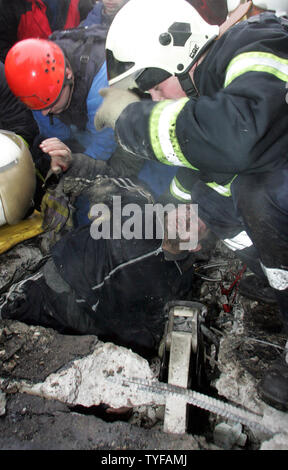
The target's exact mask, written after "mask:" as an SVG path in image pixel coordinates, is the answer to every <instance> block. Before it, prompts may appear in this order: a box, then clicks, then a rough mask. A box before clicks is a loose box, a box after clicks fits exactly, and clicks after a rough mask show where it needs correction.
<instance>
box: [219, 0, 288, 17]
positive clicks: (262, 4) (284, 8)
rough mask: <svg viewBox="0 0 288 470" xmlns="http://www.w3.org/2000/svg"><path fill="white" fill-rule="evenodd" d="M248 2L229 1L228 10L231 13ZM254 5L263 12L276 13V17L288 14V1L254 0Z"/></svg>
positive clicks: (240, 0)
mask: <svg viewBox="0 0 288 470" xmlns="http://www.w3.org/2000/svg"><path fill="white" fill-rule="evenodd" d="M246 1H248V0H227V10H228V12H229V13H230V12H231V11H233V10H235V8H237V7H238V6H239V5H240V4H241V3H246ZM253 5H255V7H258V8H262V9H263V10H271V11H275V13H276V15H279V16H281V15H287V14H288V0H253Z"/></svg>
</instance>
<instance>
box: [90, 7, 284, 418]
mask: <svg viewBox="0 0 288 470" xmlns="http://www.w3.org/2000/svg"><path fill="white" fill-rule="evenodd" d="M275 3H276V2H275ZM250 8H251V2H247V3H245V4H244V5H240V6H239V7H238V10H237V13H235V12H234V15H233V21H232V20H231V19H229V20H227V22H225V23H224V24H223V25H221V27H220V28H219V27H218V26H211V25H208V24H207V23H206V22H205V21H204V20H203V19H202V18H201V17H200V15H199V14H198V13H197V12H196V10H195V9H194V8H193V7H191V6H190V5H189V4H188V3H187V2H186V1H185V0H177V2H175V1H174V0H145V1H144V0H143V1H142V0H130V1H129V2H128V4H127V5H125V6H124V7H123V8H122V10H121V11H120V12H119V13H118V14H117V15H116V17H115V19H114V21H113V23H112V25H111V28H110V30H109V32H108V37H107V43H106V49H107V66H108V77H109V84H110V85H111V87H110V88H108V89H105V90H103V91H102V92H101V93H102V96H104V102H103V104H102V108H101V109H99V111H98V112H97V113H96V116H95V126H96V128H98V129H100V128H103V127H105V126H108V127H113V128H114V129H115V135H116V138H117V141H118V143H119V144H120V145H121V146H123V147H124V148H125V149H126V150H127V151H128V152H130V153H131V154H132V155H134V156H135V158H146V159H151V160H154V161H161V162H162V163H166V164H167V165H172V166H176V167H179V171H178V174H177V175H176V178H174V180H173V181H172V183H171V189H172V193H173V194H172V195H173V196H174V198H175V199H174V201H177V200H178V202H179V201H181V202H182V203H183V202H186V203H187V204H189V203H191V202H193V203H194V204H197V205H198V216H199V219H200V221H202V222H204V223H205V224H206V226H207V227H208V228H210V230H211V231H212V232H213V233H214V234H215V235H216V236H217V237H218V238H220V239H221V240H223V241H224V243H225V244H226V245H227V246H228V247H230V248H231V250H233V251H234V252H235V254H236V255H237V256H239V257H240V258H241V259H242V260H243V261H244V262H245V263H246V264H247V265H248V267H249V268H250V269H251V271H253V272H254V273H255V274H258V275H259V277H261V276H262V277H263V278H265V279H268V281H269V284H270V286H271V287H272V288H273V289H274V293H275V297H276V298H277V302H278V305H279V308H280V311H281V313H282V318H283V325H284V329H286V330H287V332H288V197H287V196H288V162H287V148H288V133H287V127H288V107H287V102H286V94H287V89H286V83H287V82H288V51H287V40H288V31H287V28H286V26H285V24H284V23H283V21H282V19H281V18H279V17H277V16H276V15H274V14H273V13H271V12H265V13H263V14H261V15H258V16H253V17H252V18H250V19H249V20H248V21H240V20H241V19H242V18H243V17H245V15H246V14H247V12H248V11H249V9H250ZM139 9H140V10H141V15H139ZM151 11H153V16H151ZM233 23H234V26H233ZM125 24H129V28H125ZM133 86H134V87H135V86H138V87H139V88H140V89H141V90H142V91H146V92H150V94H151V96H152V98H153V100H154V101H148V100H145V101H139V99H138V98H137V97H135V96H134V95H133V93H132V92H131V91H130V90H127V88H130V89H131V88H133ZM119 88H120V89H119ZM121 88H124V89H121ZM125 88H126V89H125ZM133 100H134V102H133ZM158 101H159V102H158ZM287 344H288V343H287ZM258 390H259V393H260V395H261V397H262V398H263V399H264V400H266V401H268V402H269V403H270V404H272V405H273V406H275V407H277V408H280V409H283V410H288V363H287V362H286V358H285V357H283V358H281V361H280V362H279V363H277V364H275V366H272V368H271V370H268V372H267V374H266V376H265V377H264V378H263V380H262V381H261V382H260V384H259V388H258Z"/></svg>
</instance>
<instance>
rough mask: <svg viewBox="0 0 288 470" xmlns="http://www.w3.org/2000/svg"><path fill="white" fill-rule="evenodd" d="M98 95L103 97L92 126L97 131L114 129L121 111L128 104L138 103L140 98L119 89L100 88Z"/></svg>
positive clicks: (130, 92)
mask: <svg viewBox="0 0 288 470" xmlns="http://www.w3.org/2000/svg"><path fill="white" fill-rule="evenodd" d="M99 94H100V95H101V96H102V97H103V103H102V104H101V106H100V107H99V109H98V111H97V113H96V114H95V117H94V126H95V128H96V130H97V131H100V130H101V129H103V128H104V127H112V129H115V123H116V121H117V119H118V117H119V116H120V114H121V113H122V111H123V110H124V109H125V108H126V107H127V106H128V105H129V104H131V103H135V102H137V101H140V98H139V97H138V96H137V95H136V94H135V93H133V92H132V91H127V90H121V89H119V88H102V89H101V90H100V91H99Z"/></svg>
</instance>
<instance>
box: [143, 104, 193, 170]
mask: <svg viewBox="0 0 288 470" xmlns="http://www.w3.org/2000/svg"><path fill="white" fill-rule="evenodd" d="M188 101H189V98H181V99H180V100H177V101H171V100H165V101H161V102H159V103H158V104H156V106H154V108H153V111H152V113H151V116H150V122H149V131H150V137H151V145H152V148H153V151H154V153H155V156H156V158H157V160H159V161H160V162H161V163H164V164H165V165H173V166H181V167H182V166H183V167H186V168H192V169H194V170H197V168H195V167H194V166H192V165H191V163H189V162H188V160H187V159H186V157H185V156H184V155H183V153H182V151H181V148H180V145H179V142H178V140H177V136H176V120H177V117H178V115H179V113H180V112H181V111H182V109H183V107H184V106H185V104H186V103H187V102H188Z"/></svg>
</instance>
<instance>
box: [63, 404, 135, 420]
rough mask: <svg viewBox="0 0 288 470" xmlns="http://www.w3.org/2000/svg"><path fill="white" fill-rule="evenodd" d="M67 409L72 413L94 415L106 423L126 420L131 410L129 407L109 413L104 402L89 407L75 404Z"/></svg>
mask: <svg viewBox="0 0 288 470" xmlns="http://www.w3.org/2000/svg"><path fill="white" fill-rule="evenodd" d="M69 409H70V410H71V411H72V412H74V413H79V414H83V415H86V416H88V415H89V416H95V417H96V418H100V419H102V420H103V421H106V422H107V423H114V422H115V421H128V420H129V418H130V417H131V415H132V412H133V411H132V408H131V409H128V410H127V411H123V412H118V411H115V412H110V413H109V412H107V410H108V409H109V406H108V405H105V404H100V405H98V406H90V407H86V406H82V405H77V406H73V407H69Z"/></svg>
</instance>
